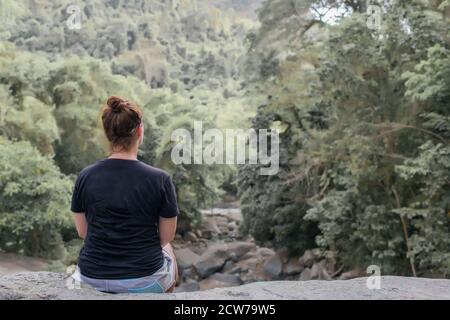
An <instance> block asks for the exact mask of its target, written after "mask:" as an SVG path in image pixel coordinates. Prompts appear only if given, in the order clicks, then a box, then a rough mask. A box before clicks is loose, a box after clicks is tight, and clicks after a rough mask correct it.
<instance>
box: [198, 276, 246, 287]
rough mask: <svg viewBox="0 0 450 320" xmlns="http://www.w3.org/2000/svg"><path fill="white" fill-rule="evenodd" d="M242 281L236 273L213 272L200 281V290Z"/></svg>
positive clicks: (231, 284) (229, 285)
mask: <svg viewBox="0 0 450 320" xmlns="http://www.w3.org/2000/svg"><path fill="white" fill-rule="evenodd" d="M241 283H242V281H241V279H240V278H239V277H238V276H237V275H233V274H227V273H214V274H213V275H211V277H209V278H207V279H203V280H202V281H200V283H199V285H200V290H208V289H213V288H225V287H233V286H238V285H240V284H241Z"/></svg>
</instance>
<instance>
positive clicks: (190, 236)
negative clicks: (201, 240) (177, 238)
mask: <svg viewBox="0 0 450 320" xmlns="http://www.w3.org/2000/svg"><path fill="white" fill-rule="evenodd" d="M183 239H184V240H185V241H191V242H195V241H197V240H198V238H197V236H196V235H195V233H194V232H192V231H188V232H186V233H185V234H184V236H183Z"/></svg>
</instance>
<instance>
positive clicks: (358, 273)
mask: <svg viewBox="0 0 450 320" xmlns="http://www.w3.org/2000/svg"><path fill="white" fill-rule="evenodd" d="M363 276H365V274H364V272H363V271H361V270H358V269H354V270H350V271H347V272H344V273H343V274H341V276H340V277H339V280H349V279H354V278H358V277H363Z"/></svg>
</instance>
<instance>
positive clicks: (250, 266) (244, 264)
mask: <svg viewBox="0 0 450 320" xmlns="http://www.w3.org/2000/svg"><path fill="white" fill-rule="evenodd" d="M258 264H260V260H259V259H257V258H250V259H245V260H240V261H238V262H237V263H236V266H238V267H239V268H240V270H241V272H247V271H249V270H255V269H256V267H257V266H258Z"/></svg>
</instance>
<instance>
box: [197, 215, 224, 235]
mask: <svg viewBox="0 0 450 320" xmlns="http://www.w3.org/2000/svg"><path fill="white" fill-rule="evenodd" d="M199 230H200V232H201V233H202V237H203V238H206V239H211V238H212V237H213V236H218V235H220V234H221V231H220V229H219V228H218V227H217V224H216V221H215V220H214V218H212V217H208V218H204V219H203V222H202V224H201V226H200V228H199Z"/></svg>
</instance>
